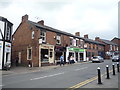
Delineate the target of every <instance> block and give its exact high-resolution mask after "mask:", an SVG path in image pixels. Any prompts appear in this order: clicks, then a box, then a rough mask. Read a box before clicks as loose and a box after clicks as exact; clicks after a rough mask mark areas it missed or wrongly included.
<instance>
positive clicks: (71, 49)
mask: <svg viewBox="0 0 120 90" xmlns="http://www.w3.org/2000/svg"><path fill="white" fill-rule="evenodd" d="M86 41H87V42H89V43H94V45H96V46H98V47H99V46H101V45H102V46H103V44H102V43H100V42H97V41H94V42H93V41H89V39H85V38H83V37H80V33H79V32H76V33H75V35H73V34H71V33H67V32H64V31H61V30H58V29H54V28H52V27H49V26H46V25H45V24H44V21H43V20H41V21H39V22H37V23H36V22H32V21H30V20H28V15H25V16H23V17H22V21H21V23H20V25H19V26H18V28H17V30H16V31H15V33H14V34H13V49H12V52H13V54H12V57H13V59H15V57H16V56H19V64H24V65H28V62H29V61H30V62H31V63H32V65H33V66H43V65H52V64H55V63H56V62H57V61H59V57H60V56H61V55H62V54H63V55H64V60H65V62H68V57H69V56H71V55H72V56H74V60H75V61H79V60H80V59H81V60H83V61H86V51H87V50H86V49H85V48H84V47H85V46H84V43H85V42H86ZM93 50H94V49H93ZM93 50H91V51H93ZM96 52H97V53H96V54H95V55H97V54H98V50H96Z"/></svg>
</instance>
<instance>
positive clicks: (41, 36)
mask: <svg viewBox="0 0 120 90" xmlns="http://www.w3.org/2000/svg"><path fill="white" fill-rule="evenodd" d="M41 32H42V33H44V36H43V35H41ZM41 32H40V38H41V39H42V42H44V43H45V42H46V31H41ZM43 38H45V40H43Z"/></svg>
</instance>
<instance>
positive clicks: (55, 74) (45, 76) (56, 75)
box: [30, 72, 64, 80]
mask: <svg viewBox="0 0 120 90" xmlns="http://www.w3.org/2000/svg"><path fill="white" fill-rule="evenodd" d="M61 74H64V72H62V73H56V74H52V75H48V76H43V77H38V78H33V79H30V80H38V79H43V78H47V77H53V76H57V75H61Z"/></svg>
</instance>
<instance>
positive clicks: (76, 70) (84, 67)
mask: <svg viewBox="0 0 120 90" xmlns="http://www.w3.org/2000/svg"><path fill="white" fill-rule="evenodd" d="M86 68H88V67H83V68H79V69H75V71H79V70H83V69H86Z"/></svg>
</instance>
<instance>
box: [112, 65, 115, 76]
mask: <svg viewBox="0 0 120 90" xmlns="http://www.w3.org/2000/svg"><path fill="white" fill-rule="evenodd" d="M112 67H113V75H115V65H114V63H113V65H112Z"/></svg>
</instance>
